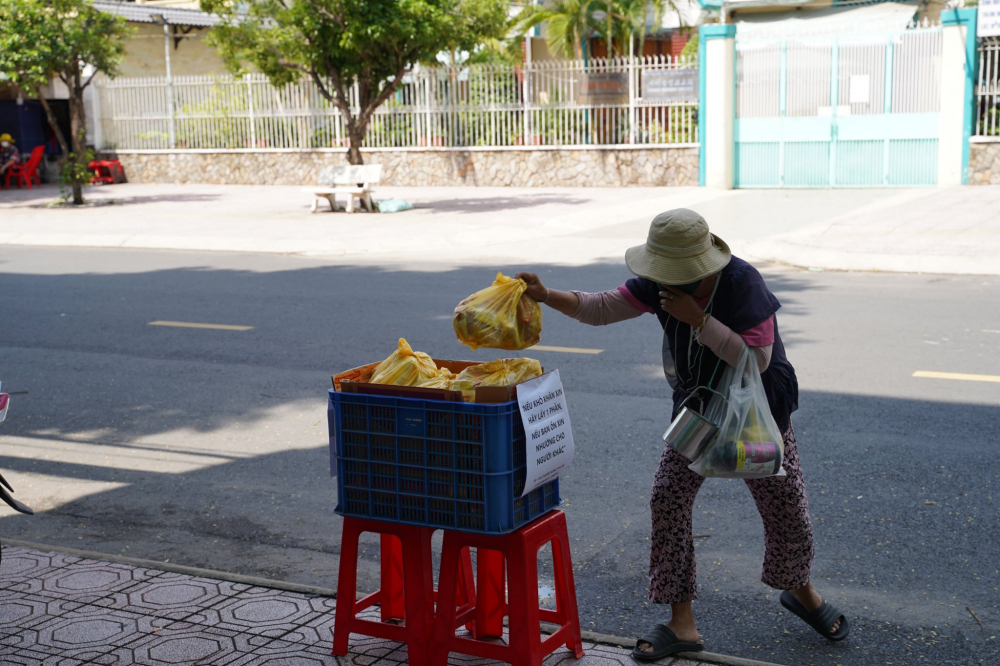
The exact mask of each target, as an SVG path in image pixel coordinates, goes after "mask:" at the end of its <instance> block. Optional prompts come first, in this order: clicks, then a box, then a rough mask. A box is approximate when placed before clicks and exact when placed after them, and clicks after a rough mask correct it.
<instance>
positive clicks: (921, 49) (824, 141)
mask: <svg viewBox="0 0 1000 666" xmlns="http://www.w3.org/2000/svg"><path fill="white" fill-rule="evenodd" d="M941 46H942V32H941V28H940V27H939V26H938V27H926V28H920V29H912V30H903V31H894V32H889V33H886V32H879V33H872V34H850V35H832V36H822V37H784V38H778V37H768V38H740V36H739V34H738V33H737V39H736V100H737V102H736V119H735V123H734V125H735V128H734V135H735V141H736V146H735V162H736V163H735V172H734V173H735V183H734V184H735V186H736V187H744V188H746V187H904V186H905V187H912V186H919V185H934V184H936V182H937V149H938V117H939V111H940V96H941V95H940V85H941Z"/></svg>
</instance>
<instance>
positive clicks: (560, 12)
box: [518, 0, 600, 60]
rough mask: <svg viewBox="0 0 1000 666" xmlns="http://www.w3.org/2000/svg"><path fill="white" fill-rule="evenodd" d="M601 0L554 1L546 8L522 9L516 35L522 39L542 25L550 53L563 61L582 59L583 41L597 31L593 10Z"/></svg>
mask: <svg viewBox="0 0 1000 666" xmlns="http://www.w3.org/2000/svg"><path fill="white" fill-rule="evenodd" d="M599 2H600V0H555V2H552V3H550V4H548V5H544V6H543V5H531V6H528V7H525V9H524V11H523V12H521V16H519V17H518V24H519V32H520V34H521V35H524V34H526V33H527V32H528V30H530V29H532V28H534V27H535V26H536V25H538V24H540V23H545V24H546V27H545V41H546V43H547V44H548V46H549V51H551V52H552V53H558V54H561V55H562V56H563V57H569V56H571V55H572V56H573V58H575V59H576V60H580V59H581V58H583V40H584V39H585V38H586V37H587V35H588V34H589V33H590V32H591V31H592V30H593V29H595V28H596V25H595V20H594V16H593V7H594V6H595V5H596V4H598V3H599Z"/></svg>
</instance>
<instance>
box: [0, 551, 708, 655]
mask: <svg viewBox="0 0 1000 666" xmlns="http://www.w3.org/2000/svg"><path fill="white" fill-rule="evenodd" d="M3 555H4V558H3V562H2V565H0V573H2V576H0V664H3V666H7V665H8V664H10V665H11V666H19V665H21V664H25V665H28V664H30V665H31V666H35V665H43V666H47V665H49V664H53V665H55V666H77V665H81V666H82V665H84V664H86V665H87V666H89V665H91V664H95V665H101V666H128V665H132V664H138V665H140V666H165V665H169V664H183V665H185V666H187V665H189V664H190V665H194V664H206V665H211V666H318V665H328V666H402V665H403V664H406V663H407V661H408V653H407V652H408V651H407V648H406V645H405V644H401V643H397V642H394V641H386V640H383V639H379V638H372V637H368V636H362V635H359V634H352V636H351V640H350V651H349V654H348V655H347V656H346V657H333V656H332V655H330V650H331V648H332V645H333V621H334V617H335V610H336V601H335V600H334V599H331V598H328V597H318V596H314V595H305V594H299V593H292V592H286V591H281V590H273V589H268V588H260V587H254V586H250V585H245V584H241V583H232V582H227V581H217V580H212V579H207V578H199V577H193V576H186V575H183V574H176V573H169V572H161V571H157V570H150V569H143V568H140V567H129V566H126V565H119V564H112V563H108V562H97V561H94V560H85V559H79V558H71V557H66V556H61V555H57V554H53V553H36V552H34V551H31V550H27V549H18V548H9V547H8V548H4V550H3ZM378 615H379V611H378V608H371V609H368V610H367V611H365V612H364V613H362V617H364V618H365V619H372V620H377V619H378ZM462 632H463V630H460V632H459V633H462ZM497 640H501V641H502V640H505V639H497ZM584 649H585V650H586V652H587V654H586V656H585V657H584V658H583V659H581V660H576V659H575V657H574V655H573V654H572V653H570V652H569V651H568V650H566V649H565V648H561V649H560V650H557V651H556V652H554V653H553V654H551V655H549V656H548V657H547V658H546V660H545V662H544V666H618V665H622V666H632V659H631V656H630V655H629V650H625V649H621V648H615V647H611V646H606V645H594V644H592V643H585V644H584ZM449 662H450V664H452V665H453V666H492V665H493V664H497V663H498V662H493V661H490V660H486V659H480V658H478V657H474V656H470V655H461V654H458V653H452V654H451V656H450V659H449ZM660 663H661V666H698V665H697V664H696V663H695V662H690V661H686V660H671V659H667V660H664V661H663V662H660Z"/></svg>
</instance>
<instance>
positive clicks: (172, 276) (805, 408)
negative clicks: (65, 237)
mask: <svg viewBox="0 0 1000 666" xmlns="http://www.w3.org/2000/svg"><path fill="white" fill-rule="evenodd" d="M498 268H502V269H504V270H505V271H513V270H516V269H517V268H525V269H535V270H537V271H538V272H540V274H541V275H542V276H543V278H544V279H545V281H546V282H547V283H548V284H549V285H550V286H553V287H560V288H575V289H581V290H589V291H595V290H600V289H605V288H612V287H615V286H617V285H619V284H621V283H622V282H623V281H624V280H625V279H626V278H627V277H629V276H628V273H627V271H626V269H625V268H624V266H622V265H617V264H594V265H590V266H585V267H578V268H563V267H554V266H550V267H546V266H534V267H533V266H524V267H496V266H484V267H475V268H464V269H459V270H446V271H437V270H434V268H433V266H428V267H427V270H426V271H398V270H381V269H377V268H372V267H351V266H345V265H332V264H329V263H324V262H323V261H320V260H313V259H303V258H300V257H284V256H264V255H236V254H209V253H201V254H199V253H179V252H152V251H150V252H147V251H129V250H63V249H41V248H36V249H19V248H11V247H4V248H2V249H0V293H2V319H0V380H2V381H3V388H4V390H7V391H10V392H12V393H13V397H12V407H11V412H10V414H9V417H8V420H7V423H5V424H4V425H3V426H2V435H0V469H3V470H4V471H5V474H6V475H7V476H8V479H9V480H11V481H12V483H13V484H14V486H15V488H16V489H17V490H18V491H19V492H18V497H20V498H21V499H22V500H23V501H26V502H27V503H29V504H31V505H33V506H34V507H35V508H36V509H38V510H39V512H38V514H37V515H36V516H34V517H32V518H29V517H25V516H20V515H13V516H12V515H9V512H7V511H6V510H5V511H4V514H3V517H2V518H0V534H2V535H3V536H9V537H12V538H14V537H16V538H21V539H25V540H33V541H40V542H45V543H51V544H61V545H68V546H75V547H80V548H87V549H92V550H97V551H102V552H107V553H125V554H128V555H131V556H135V557H140V558H148V559H154V560H161V561H162V560H168V559H169V560H170V561H171V562H175V563H181V564H188V565H192V566H199V567H211V568H217V569H224V570H228V571H235V572H239V573H244V574H251V575H260V576H267V577H272V578H281V579H286V580H290V581H298V582H305V583H311V584H317V585H325V586H331V587H332V586H334V584H335V579H336V570H337V562H338V559H337V554H338V551H339V546H338V534H339V521H340V519H339V518H338V517H336V516H334V515H333V514H332V509H333V507H334V505H335V503H336V488H335V482H334V481H333V480H331V479H330V478H329V470H328V451H327V438H326V437H327V435H326V421H325V419H326V416H325V409H326V391H327V389H328V387H329V383H330V379H329V377H330V374H331V373H333V372H337V371H341V370H344V369H347V368H350V367H354V366H357V365H360V364H362V363H367V362H371V361H375V360H380V359H382V358H384V357H385V356H387V355H388V354H389V353H390V352H391V351H392V349H393V348H394V346H395V344H396V340H397V338H399V337H400V336H405V337H406V338H407V339H408V340H409V341H410V342H411V343H412V345H413V346H414V348H415V349H419V350H423V351H426V352H428V353H431V354H432V355H433V356H436V357H439V358H469V359H480V360H486V359H490V358H494V357H495V354H493V353H490V352H489V351H488V350H480V351H478V352H470V351H469V350H467V349H465V348H463V347H461V346H460V345H459V344H458V343H457V342H456V341H455V338H454V336H453V334H452V331H451V326H450V318H451V311H452V308H453V307H454V305H455V304H456V303H457V302H458V301H459V300H460V299H461V298H463V297H464V296H466V295H468V294H469V293H471V292H472V291H474V290H476V289H478V288H481V287H482V286H485V285H486V284H488V283H489V282H490V280H491V279H492V277H493V275H494V273H495V272H496V270H497V269H498ZM764 273H765V277H766V278H767V279H768V283H769V284H770V286H771V288H772V290H773V291H774V292H775V293H776V294H777V295H778V297H779V299H780V300H781V301H782V303H783V305H784V307H783V309H782V310H781V311H780V313H779V321H780V324H781V330H782V332H783V336H784V339H785V343H786V346H787V348H788V355H789V358H790V359H791V361H792V363H793V364H794V365H795V367H796V369H797V371H798V375H799V380H800V387H801V391H802V393H801V399H800V405H801V407H800V410H799V411H798V412H797V413H796V414H795V416H794V422H795V425H796V431H797V434H798V440H799V447H800V452H801V456H802V459H803V464H804V469H805V474H806V481H807V484H808V488H809V493H810V498H811V507H812V517H813V521H814V524H815V532H816V561H815V566H814V580H815V581H816V583H817V585H818V587H819V589H820V590H821V592H822V593H824V594H825V595H826V596H827V597H828V598H829V599H830V600H831V601H833V602H834V603H835V604H837V605H839V606H840V607H841V608H842V609H844V610H846V611H847V612H848V614H849V616H850V618H851V622H852V623H853V625H854V630H853V633H852V636H851V638H850V639H849V640H848V641H846V642H845V643H843V644H835V645H834V644H828V643H826V642H825V641H823V640H821V639H820V638H819V637H818V636H817V635H816V634H814V633H812V632H811V631H810V630H808V629H807V628H806V627H805V625H803V624H802V623H801V622H799V621H798V620H797V619H795V618H790V617H789V615H788V614H787V613H785V612H784V611H783V609H782V608H781V607H780V605H779V604H778V602H777V594H776V593H775V592H774V591H773V590H770V589H769V588H767V587H766V586H764V585H763V584H762V583H760V582H759V570H760V560H761V557H762V554H763V534H762V527H761V523H760V519H759V517H757V515H756V511H755V509H754V506H753V503H752V501H751V500H750V496H749V494H748V492H747V491H746V489H745V488H744V487H743V484H742V482H739V481H728V480H718V479H713V480H710V481H708V482H707V483H706V484H705V486H704V487H703V490H702V492H701V494H700V495H699V498H698V502H697V503H696V505H695V534H696V535H698V538H697V539H696V544H697V546H696V550H697V559H698V565H699V595H700V597H699V599H698V601H697V602H696V606H695V609H696V613H697V616H698V620H699V625H700V629H701V631H702V634H703V636H704V638H705V645H706V648H707V649H709V650H712V651H714V652H721V653H727V654H732V655H739V656H743V657H748V658H757V659H762V660H765V661H771V662H777V663H781V664H788V665H798V664H823V665H830V666H833V665H835V664H844V665H845V666H846V665H850V666H864V665H868V664H920V663H929V664H931V663H933V664H961V665H967V664H974V663H983V664H998V663H1000V640H998V638H997V636H998V635H1000V558H998V556H997V553H998V552H1000V550H998V549H1000V465H998V459H1000V458H998V456H1000V450H998V449H997V446H998V442H997V432H998V431H1000V409H998V406H1000V384H998V383H986V382H971V381H951V380H940V379H922V378H915V377H913V376H912V375H913V373H914V372H915V371H918V370H930V371H943V372H956V373H972V374H987V375H1000V353H998V352H1000V315H998V313H1000V281H998V280H996V279H984V278H977V277H937V276H920V275H885V274H852V273H828V272H827V273H816V272H804V271H798V270H793V269H784V268H780V267H765V269H764ZM156 320H170V321H181V322H198V323H212V324H229V325H245V326H253V327H254V328H253V329H252V330H246V331H235V330H211V329H193V328H170V327H158V326H150V325H149V322H152V321H156ZM543 343H545V344H548V345H559V346H567V347H584V348H597V349H603V350H605V351H604V352H603V353H601V354H598V355H579V354H560V353H553V352H537V351H536V352H534V353H532V355H533V356H535V357H537V358H539V359H540V360H541V361H542V363H543V364H544V365H545V366H546V367H548V368H554V367H558V368H559V369H560V371H561V374H562V377H563V380H564V383H565V386H566V390H567V397H568V400H569V406H570V409H571V413H572V417H573V424H574V431H575V437H576V440H577V458H576V461H575V462H574V464H573V467H572V468H571V469H570V470H568V472H566V473H565V474H564V476H563V478H562V494H563V497H564V498H565V499H566V501H567V504H566V511H567V514H568V517H569V521H570V530H571V538H572V539H573V543H574V551H573V560H574V565H575V567H576V569H577V586H578V587H577V592H578V597H579V601H580V612H581V621H582V623H583V626H584V627H586V628H589V629H591V630H596V631H600V632H605V633H609V634H615V635H620V636H636V635H638V634H640V633H642V632H643V631H644V630H645V629H647V628H648V627H649V626H650V625H652V624H653V623H655V622H658V621H665V620H666V614H665V613H664V610H663V609H662V608H657V607H654V606H652V605H649V604H647V602H646V601H645V599H646V563H647V558H648V537H649V508H648V498H649V488H650V482H651V479H652V475H653V470H654V467H655V465H656V462H657V460H658V457H659V455H660V452H661V449H662V443H661V441H660V440H659V435H660V434H661V433H662V431H663V429H664V427H665V425H666V423H667V420H668V418H669V406H668V391H667V386H666V383H665V381H664V380H663V377H662V372H661V369H660V364H659V350H660V331H659V330H658V326H657V325H656V323H655V320H653V318H651V317H643V318H640V319H638V320H633V321H629V322H624V323H622V324H619V325H616V326H613V327H608V328H590V327H586V326H582V325H580V324H578V323H576V322H574V321H572V320H570V319H568V318H566V317H563V316H561V315H559V314H557V313H554V312H552V311H547V312H546V313H545V323H544V330H543ZM372 544H373V542H371V541H369V542H368V546H369V547H368V548H367V550H366V552H365V556H364V557H365V560H364V562H363V563H362V565H361V570H362V571H361V574H362V579H363V581H365V584H367V585H368V586H371V585H373V584H374V583H373V578H372V574H373V572H374V564H373V562H374V558H375V556H376V549H374V548H372ZM980 622H981V625H980Z"/></svg>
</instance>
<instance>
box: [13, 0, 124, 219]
mask: <svg viewBox="0 0 1000 666" xmlns="http://www.w3.org/2000/svg"><path fill="white" fill-rule="evenodd" d="M0 26H3V28H2V30H0V73H3V74H4V75H5V76H6V77H7V78H8V79H9V80H10V81H12V82H13V83H14V84H15V85H17V86H18V87H19V88H21V89H22V90H26V91H29V92H31V93H34V94H36V95H37V96H38V98H39V100H40V101H41V103H42V105H43V107H44V108H45V112H46V115H47V117H48V120H49V124H50V125H51V126H52V130H53V131H54V132H55V135H56V138H57V139H58V141H59V145H60V146H61V147H62V149H63V154H64V155H66V158H67V159H68V160H69V161H70V163H71V166H69V167H68V170H66V171H64V173H66V174H68V176H65V177H66V178H68V179H69V184H70V185H71V186H72V189H73V203H75V204H82V203H83V185H84V184H85V183H87V182H88V181H89V179H90V174H89V172H87V169H86V164H87V162H88V161H89V160H88V154H87V148H86V133H87V124H86V110H85V108H84V104H83V95H84V91H85V90H86V88H87V87H88V86H89V85H90V84H91V82H92V81H93V80H94V76H95V75H96V74H97V73H98V72H104V73H105V74H106V75H108V76H110V77H114V76H116V75H117V74H118V71H119V65H120V64H121V61H122V59H123V57H124V55H125V38H126V37H128V36H129V35H131V34H132V29H131V28H129V27H128V26H127V25H126V23H125V19H123V18H121V17H119V16H115V15H112V14H105V13H103V12H100V11H98V10H96V9H94V8H93V7H92V6H91V5H90V3H88V2H86V0H0ZM85 71H86V72H87V73H86V75H85V74H84V72H85ZM53 76H55V77H58V78H59V80H61V81H62V82H63V83H64V84H65V85H66V87H67V88H68V89H69V91H70V99H69V107H70V128H71V136H70V141H69V143H67V141H66V137H64V136H63V134H62V131H61V130H60V129H59V125H58V123H57V122H56V119H55V116H54V115H53V113H52V111H51V109H50V108H49V105H48V101H47V100H46V99H45V96H44V95H43V94H42V88H43V87H44V86H46V85H47V84H48V83H49V80H50V79H51V78H52V77H53Z"/></svg>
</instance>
